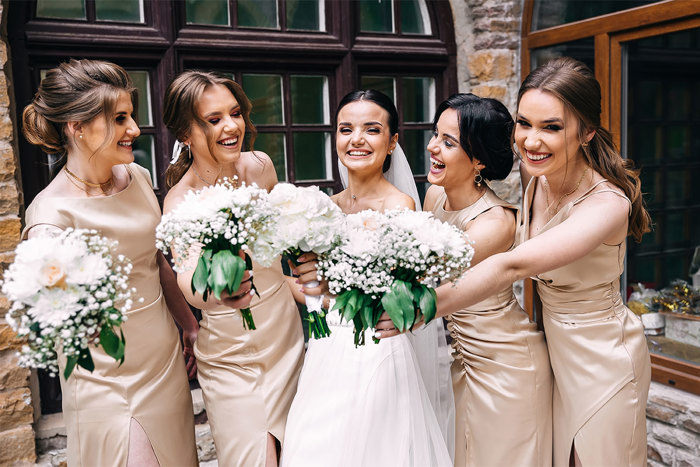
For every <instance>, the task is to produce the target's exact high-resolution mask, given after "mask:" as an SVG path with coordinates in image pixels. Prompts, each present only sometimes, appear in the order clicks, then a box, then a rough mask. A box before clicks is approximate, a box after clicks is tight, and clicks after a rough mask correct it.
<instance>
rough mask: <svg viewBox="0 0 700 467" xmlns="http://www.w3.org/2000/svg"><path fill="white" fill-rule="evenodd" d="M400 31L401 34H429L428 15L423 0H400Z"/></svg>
mask: <svg viewBox="0 0 700 467" xmlns="http://www.w3.org/2000/svg"><path fill="white" fill-rule="evenodd" d="M400 5H401V32H402V33H403V34H424V35H429V34H430V33H431V29H430V15H429V14H428V8H427V6H426V5H425V0H402V1H401V3H400Z"/></svg>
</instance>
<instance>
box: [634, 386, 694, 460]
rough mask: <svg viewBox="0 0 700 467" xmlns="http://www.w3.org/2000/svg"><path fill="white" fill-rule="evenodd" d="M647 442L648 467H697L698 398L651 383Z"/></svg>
mask: <svg viewBox="0 0 700 467" xmlns="http://www.w3.org/2000/svg"><path fill="white" fill-rule="evenodd" d="M647 442H648V446H647V457H648V459H649V465H651V466H662V465H663V466H672V467H692V466H698V465H700V396H696V395H694V394H690V393H687V392H684V391H679V390H678V389H673V388H671V387H669V386H665V385H663V384H659V383H651V388H650V390H649V400H648V403H647Z"/></svg>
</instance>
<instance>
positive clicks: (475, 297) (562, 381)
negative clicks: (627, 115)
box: [382, 58, 651, 466]
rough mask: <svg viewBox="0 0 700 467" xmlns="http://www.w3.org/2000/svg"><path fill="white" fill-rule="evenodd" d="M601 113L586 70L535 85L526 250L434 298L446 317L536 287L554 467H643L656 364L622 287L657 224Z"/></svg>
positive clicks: (522, 129) (527, 156)
mask: <svg viewBox="0 0 700 467" xmlns="http://www.w3.org/2000/svg"><path fill="white" fill-rule="evenodd" d="M600 102H601V96H600V85H599V84H598V82H597V81H596V80H595V77H594V76H593V74H592V73H591V71H590V70H589V69H588V67H586V65H584V64H583V63H581V62H579V61H576V60H574V59H571V58H560V59H557V60H554V61H551V62H549V63H547V64H545V65H543V66H541V67H539V68H537V69H535V70H534V71H533V72H532V73H530V75H529V76H528V77H527V78H526V79H525V81H524V82H523V84H522V86H521V87H520V91H519V93H518V111H517V119H516V128H515V133H514V136H515V143H516V144H517V147H518V150H519V151H520V154H521V158H522V162H521V174H522V176H523V181H524V182H525V183H527V188H526V190H525V196H524V201H523V205H524V209H523V214H524V220H523V223H522V225H521V232H520V234H519V235H520V236H521V239H520V244H519V245H518V247H517V248H515V249H514V250H512V251H509V252H506V253H499V254H497V255H494V256H491V257H489V258H487V259H485V260H483V261H482V262H481V263H479V264H478V265H476V266H475V267H474V268H473V270H472V271H471V272H469V273H468V274H467V275H466V276H465V278H464V280H461V281H459V282H458V283H457V286H456V287H452V286H450V285H447V286H443V287H440V289H439V290H438V315H444V314H448V313H452V312H454V311H456V310H458V309H460V308H464V307H465V306H471V305H472V304H474V303H477V302H479V301H481V300H484V299H486V298H487V297H490V296H491V295H493V294H494V293H496V292H497V291H499V290H501V289H503V288H504V287H506V286H509V285H510V284H511V283H513V282H514V281H516V280H519V279H524V278H527V277H532V278H533V279H534V280H535V281H536V283H537V291H538V293H539V295H540V298H541V299H542V306H543V310H542V319H543V322H544V330H545V334H546V336H547V347H548V348H549V358H550V361H551V364H552V370H553V372H554V383H555V386H554V395H553V398H554V402H553V417H554V422H553V432H554V438H553V445H554V453H553V454H554V459H553V461H554V465H556V466H566V465H569V463H570V462H571V463H572V464H575V465H583V466H597V465H606V466H621V465H634V466H637V465H645V464H646V452H647V450H646V444H647V439H646V420H645V409H646V402H647V394H648V391H649V383H650V378H651V363H650V360H649V352H648V350H647V346H646V340H645V338H644V333H643V328H642V325H641V322H640V321H639V318H638V317H636V316H635V315H634V314H633V313H632V312H631V311H630V310H629V309H628V308H627V307H626V306H625V305H624V304H623V302H622V298H621V296H620V280H619V278H620V274H622V271H623V269H624V261H625V241H626V237H627V236H628V235H631V236H633V237H634V238H635V239H636V240H640V239H641V237H642V235H643V234H644V233H645V232H647V231H649V223H650V219H649V215H648V213H647V212H646V210H645V209H644V206H643V202H642V195H641V186H640V182H639V176H638V172H637V171H635V170H633V168H632V163H631V162H630V161H629V160H628V159H627V160H625V159H622V157H620V154H619V153H618V152H617V150H616V149H615V147H614V144H613V142H612V138H611V136H610V133H609V132H608V131H607V130H606V129H604V128H603V127H601V126H600ZM382 327H383V328H384V329H387V328H388V327H389V326H388V325H387V324H386V323H383V324H382ZM392 334H394V332H392V331H384V332H382V335H383V336H389V335H392ZM506 416H507V415H506ZM484 423H485V422H484Z"/></svg>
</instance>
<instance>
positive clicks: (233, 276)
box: [227, 255, 245, 294]
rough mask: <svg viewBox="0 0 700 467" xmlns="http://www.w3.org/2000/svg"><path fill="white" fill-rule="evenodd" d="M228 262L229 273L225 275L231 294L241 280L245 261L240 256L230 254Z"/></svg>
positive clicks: (239, 284)
mask: <svg viewBox="0 0 700 467" xmlns="http://www.w3.org/2000/svg"><path fill="white" fill-rule="evenodd" d="M229 264H230V267H231V273H230V274H229V275H228V276H227V277H228V291H229V293H231V294H232V293H233V292H235V291H236V290H238V287H240V286H241V280H243V274H244V273H245V261H244V260H243V258H241V257H240V256H234V255H231V260H230V262H229Z"/></svg>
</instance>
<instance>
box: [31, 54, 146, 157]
mask: <svg viewBox="0 0 700 467" xmlns="http://www.w3.org/2000/svg"><path fill="white" fill-rule="evenodd" d="M122 92H126V93H128V94H129V96H130V97H131V102H132V104H133V106H134V112H136V105H137V93H136V88H135V87H134V85H133V83H132V82H131V78H130V77H129V74H128V73H127V72H126V71H125V70H124V69H123V68H122V67H120V66H119V65H115V64H114V63H110V62H103V61H98V60H70V61H69V62H68V63H61V64H60V65H59V66H58V67H56V68H53V69H51V70H49V71H47V72H46V77H44V79H43V80H42V81H41V84H39V89H38V90H37V92H36V94H35V95H34V99H33V100H32V102H31V104H29V105H27V106H26V107H25V108H24V112H22V132H23V133H24V137H25V138H27V141H29V142H30V143H32V144H35V145H37V146H39V147H40V148H41V150H42V151H44V152H46V153H48V154H59V155H61V156H65V155H66V154H67V152H68V149H69V148H70V147H71V146H72V145H73V144H74V141H72V139H71V138H69V135H68V133H67V132H66V125H67V123H68V122H79V123H89V122H90V121H92V120H93V119H95V118H96V117H98V116H99V115H103V116H104V117H105V120H106V121H107V123H108V125H107V129H108V130H107V131H108V134H107V135H106V136H105V140H104V142H103V143H102V146H101V147H100V148H98V149H97V150H96V151H95V152H98V151H99V150H100V149H102V147H103V146H104V145H106V144H107V143H108V141H109V140H110V139H111V138H112V136H113V134H114V122H112V124H111V125H110V124H109V122H111V121H112V115H113V114H114V112H115V110H116V105H117V100H118V99H119V95H120V93H122ZM64 162H65V161H64V158H63V157H62V158H61V159H60V160H59V163H58V166H59V168H60V166H62V165H63V163H64Z"/></svg>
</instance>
